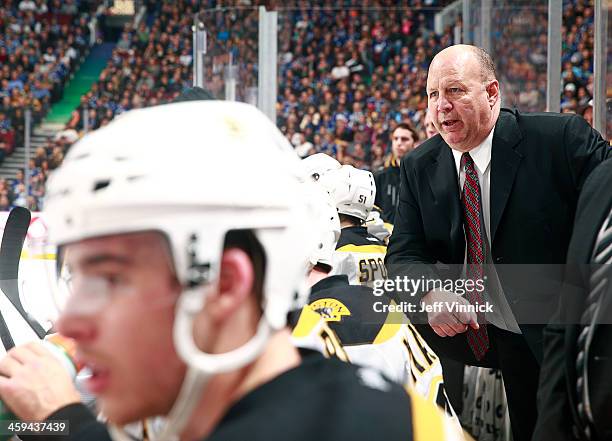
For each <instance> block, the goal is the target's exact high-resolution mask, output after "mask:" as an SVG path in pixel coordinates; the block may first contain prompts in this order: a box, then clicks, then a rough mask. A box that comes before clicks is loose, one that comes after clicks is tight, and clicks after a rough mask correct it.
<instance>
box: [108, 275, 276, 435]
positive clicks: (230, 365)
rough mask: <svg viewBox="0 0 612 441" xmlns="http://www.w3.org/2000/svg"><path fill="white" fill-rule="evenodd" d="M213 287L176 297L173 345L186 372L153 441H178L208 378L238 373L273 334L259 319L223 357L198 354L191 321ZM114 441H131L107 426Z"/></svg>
mask: <svg viewBox="0 0 612 441" xmlns="http://www.w3.org/2000/svg"><path fill="white" fill-rule="evenodd" d="M210 289H212V286H210V285H209V286H208V287H206V288H204V292H203V288H202V287H201V286H200V287H196V288H192V289H186V290H184V291H183V293H182V294H181V296H180V297H179V300H178V303H177V306H176V317H175V320H174V345H175V347H176V350H177V353H178V355H179V356H180V357H181V359H182V360H183V361H184V362H185V363H186V364H187V366H188V368H187V372H186V374H185V379H184V380H183V384H182V386H181V390H180V392H179V395H178V397H177V399H176V401H175V402H174V405H173V406H172V409H171V410H170V412H169V413H168V416H167V418H166V423H165V425H164V428H163V429H162V432H161V434H160V435H159V436H150V437H149V439H151V440H153V441H177V440H178V439H179V435H180V433H181V432H182V431H183V430H184V429H185V427H186V426H187V423H188V422H189V419H190V418H191V417H192V415H193V411H194V410H195V407H196V406H197V404H198V402H199V400H200V399H201V398H202V391H203V389H204V386H205V385H206V383H207V382H208V381H209V380H210V378H211V377H213V376H214V375H217V374H222V373H225V372H231V371H234V370H238V369H240V368H242V367H244V366H246V365H247V364H249V363H251V362H252V361H254V360H255V359H256V358H257V357H258V356H259V355H260V354H261V352H262V351H263V350H264V348H265V345H266V344H267V342H268V340H269V339H270V335H271V334H272V327H271V326H270V325H269V323H268V321H267V320H266V319H265V315H264V316H262V318H261V320H260V321H259V325H258V327H257V332H256V333H255V335H254V336H253V337H251V339H250V340H249V341H247V342H246V343H245V344H244V345H242V346H240V347H239V348H236V349H234V350H231V351H229V352H225V353H223V354H208V353H205V352H202V351H200V349H199V348H198V347H197V346H196V344H195V341H194V336H193V322H194V319H195V316H196V315H197V313H199V312H200V311H201V310H202V307H203V306H204V302H205V298H206V291H208V290H210ZM109 432H110V435H111V438H112V439H113V440H114V441H133V438H132V437H130V435H128V434H127V433H126V432H125V430H123V429H122V428H119V427H117V426H114V425H110V426H109Z"/></svg>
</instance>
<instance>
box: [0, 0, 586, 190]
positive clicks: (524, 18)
mask: <svg viewBox="0 0 612 441" xmlns="http://www.w3.org/2000/svg"><path fill="white" fill-rule="evenodd" d="M85 3H86V2H83V1H80V2H79V1H65V2H60V1H58V0H53V1H48V2H47V1H44V0H38V1H21V2H17V1H12V2H8V3H6V5H5V6H3V7H2V8H0V30H1V31H2V33H1V34H0V61H2V54H3V53H4V52H6V54H7V55H6V57H11V55H13V54H11V53H10V52H9V50H10V51H12V52H19V54H15V56H14V57H13V58H11V59H16V60H22V59H23V60H31V59H34V61H35V62H34V63H33V65H31V66H30V67H29V68H28V67H21V68H19V67H17V70H15V69H11V68H6V67H4V65H5V63H4V62H2V65H3V67H2V69H1V70H0V78H2V82H1V86H2V89H0V96H2V94H3V93H4V90H5V88H4V86H6V88H8V90H10V92H9V93H8V95H9V96H8V97H4V96H2V99H3V103H6V106H5V104H2V105H1V106H0V130H3V127H5V126H7V124H9V128H14V127H16V126H19V124H20V121H21V119H20V115H22V113H23V109H22V107H23V106H21V105H14V104H13V98H12V96H13V95H15V96H20V97H21V100H22V101H23V102H27V100H28V98H27V96H30V98H29V99H30V101H32V102H33V101H37V102H38V103H39V104H37V105H38V106H39V107H40V108H41V110H40V113H39V114H37V118H38V119H39V118H40V116H42V115H43V114H44V112H45V110H46V108H47V107H48V105H49V103H50V102H52V101H53V98H54V97H55V96H58V95H59V94H61V87H62V86H63V84H64V81H65V78H66V75H67V73H68V72H70V69H71V68H73V66H74V64H73V63H72V62H71V63H70V65H69V68H68V69H66V71H65V73H63V74H60V73H58V72H64V69H65V65H64V64H63V61H67V60H73V58H72V57H71V56H69V55H68V54H72V53H73V51H72V49H74V51H76V54H77V57H78V56H80V55H81V54H82V53H83V51H84V50H86V42H87V41H88V32H89V30H88V28H87V26H86V23H87V18H86V17H87V16H86V15H85V14H83V13H82V9H83V5H84V4H85ZM218 3H219V4H218ZM255 3H259V2H255V1H254V2H248V1H247V2H245V1H243V0H234V1H224V2H223V3H222V4H221V3H220V2H216V1H214V0H205V1H202V2H197V1H189V0H178V1H169V0H164V1H152V0H149V1H145V2H144V5H145V6H146V8H147V13H146V14H145V15H144V17H143V18H142V20H141V21H140V22H138V23H128V24H127V25H126V26H125V27H124V29H123V32H122V33H121V34H120V38H119V41H118V42H117V45H116V47H115V48H114V50H113V54H112V57H111V59H110V61H109V62H108V64H107V66H106V67H105V68H104V70H103V71H102V73H101V74H100V77H99V79H98V81H97V82H96V83H95V84H94V85H93V87H92V88H91V90H90V91H89V92H88V93H87V94H85V95H83V97H82V99H81V104H80V106H79V107H78V108H77V109H75V111H74V112H73V114H72V117H71V118H70V121H69V122H68V124H67V126H66V128H67V129H69V130H71V131H76V132H78V133H82V131H83V129H84V128H85V118H84V117H83V115H84V112H86V113H87V123H88V128H89V129H90V130H91V129H96V128H98V127H100V126H103V125H105V124H107V123H108V122H109V121H110V120H112V118H113V117H114V116H116V115H117V114H120V113H122V112H125V111H127V110H130V109H134V108H139V107H145V106H152V105H156V104H162V103H167V102H170V101H172V100H173V99H175V98H176V97H177V96H178V95H179V94H180V93H181V91H182V90H184V89H185V88H186V87H189V86H191V85H192V81H193V62H194V61H193V59H192V31H191V29H192V24H193V15H194V14H195V13H196V12H197V11H201V12H200V18H201V20H202V21H203V22H204V24H205V27H206V30H207V53H206V57H205V74H204V78H205V84H204V86H205V88H206V89H207V90H208V91H209V92H210V93H211V95H213V96H214V97H217V98H221V99H222V98H223V97H224V87H225V83H224V76H225V67H226V66H227V64H228V63H229V62H230V60H232V61H233V63H234V64H235V66H236V67H237V90H236V97H237V99H239V100H242V101H249V102H252V101H253V95H252V91H253V89H254V88H255V87H256V86H257V68H258V66H257V55H258V54H257V49H258V48H257V32H258V11H257V8H255V7H254V4H255ZM448 3H450V2H449V1H448V0H413V1H411V2H410V7H407V6H406V5H404V4H400V5H398V2H396V1H392V0H378V1H373V2H369V3H368V4H364V3H362V2H358V1H353V0H345V1H343V2H341V3H338V2H333V1H331V0H321V1H319V2H318V3H317V5H313V4H312V2H300V1H298V2H295V4H292V5H289V4H286V3H283V4H280V3H279V4H278V5H277V7H278V10H279V38H278V55H279V63H278V69H279V70H278V101H277V124H278V125H279V127H281V129H282V130H283V132H284V133H285V135H286V136H287V138H288V139H289V140H290V141H291V142H292V144H293V145H294V146H295V147H296V149H297V151H298V153H299V154H300V155H302V156H306V155H308V154H312V153H315V152H325V153H329V154H332V155H334V156H336V157H337V158H338V159H339V160H340V161H341V162H343V163H348V164H352V165H354V166H356V167H359V168H365V169H370V170H376V169H379V168H380V167H382V166H383V164H384V163H385V158H386V156H387V155H388V154H389V152H390V142H389V137H390V133H391V132H392V131H393V129H394V128H395V126H396V125H397V124H398V123H399V122H402V121H404V122H409V123H411V124H412V125H413V126H414V127H415V128H416V130H417V132H418V133H419V134H420V136H419V137H420V140H424V139H425V138H426V137H425V127H424V119H425V112H426V108H427V97H426V94H425V85H426V78H427V69H428V66H429V62H430V60H431V59H432V57H433V56H434V55H435V54H436V53H437V52H438V51H439V50H440V49H442V48H444V47H446V46H449V45H451V44H453V43H455V41H454V37H453V35H454V34H453V29H452V28H451V27H447V28H446V29H445V30H444V32H443V33H442V34H441V35H436V34H435V33H434V32H433V18H434V15H435V13H436V12H438V11H439V10H440V9H441V8H442V7H444V6H445V5H447V4H448ZM540 3H542V4H539V3H537V2H536V3H535V4H533V5H531V6H530V7H526V5H525V4H522V3H521V4H522V6H517V4H516V3H515V2H511V1H509V0H506V1H505V2H501V3H500V4H499V5H497V4H496V5H497V6H498V7H496V8H494V10H493V15H492V19H493V22H494V23H495V26H494V27H493V29H494V33H493V36H492V44H493V46H492V47H493V49H492V53H493V58H494V59H495V60H496V61H497V62H498V73H499V76H500V82H501V83H502V85H503V90H502V92H503V99H504V105H505V106H508V107H514V106H516V107H518V108H519V109H521V110H523V111H531V110H544V107H545V93H546V90H545V89H546V25H547V23H546V22H547V20H546V14H547V8H546V3H545V2H540ZM22 4H23V5H26V6H28V5H29V6H28V7H35V8H36V7H38V8H43V7H46V8H47V12H44V13H41V12H40V11H38V10H32V11H30V10H28V9H27V8H26V10H25V11H24V10H22V9H23V7H22V6H21V5H22ZM32 5H33V6H32ZM24 7H25V6H24ZM87 7H89V9H88V10H91V5H89V4H88V3H87ZM67 9H68V11H67ZM75 11H76V12H75ZM58 14H60V15H61V14H63V15H61V16H62V17H65V16H66V15H67V16H68V17H69V18H71V20H68V22H67V23H63V24H60V21H59V20H58V17H59V15H58ZM70 14H72V15H70ZM563 15H564V16H563V30H562V35H563V36H564V40H563V59H562V62H563V72H562V78H563V80H562V81H563V82H562V87H563V96H562V97H561V103H562V109H563V111H566V112H577V113H581V114H582V113H584V114H585V117H586V118H588V117H589V112H588V110H589V102H590V100H591V97H592V93H593V77H592V76H593V75H592V70H593V69H592V67H593V66H592V55H593V33H592V25H593V6H592V2H589V0H571V1H570V2H564V12H563ZM64 21H66V19H64ZM14 23H21V29H22V30H23V32H16V31H15V29H14V28H15V26H14ZM28 23H30V24H28ZM36 23H38V29H40V32H38V33H37V32H36V29H37V28H36V26H37V25H36ZM66 26H68V28H66ZM32 27H34V30H32ZM41 33H42V35H44V39H43V38H40V35H39V34H41ZM26 37H27V38H26ZM15 38H21V39H22V40H19V41H20V44H19V45H16V44H15V43H13V44H12V45H11V43H10V42H11V41H14V40H15ZM21 41H29V43H27V44H26V43H21ZM49 41H52V42H53V44H49V43H48V42H49ZM8 48H12V49H8ZM24 51H26V52H27V53H28V54H30V55H31V56H30V57H29V58H28V57H27V56H25V57H24V56H23V55H24V54H23V52H24ZM34 54H39V55H40V58H36V57H35V56H34ZM17 55H21V56H20V57H18V56H17ZM46 55H48V56H47V58H45V56H46ZM7 60H8V58H7ZM37 60H38V61H37ZM47 60H48V61H47ZM37 63H38V64H37ZM17 64H19V62H17ZM61 66H64V67H61ZM45 67H46V68H45ZM28 69H30V70H31V73H27V74H25V77H24V80H25V81H24V80H22V83H23V87H22V88H19V87H17V86H15V84H19V83H14V81H13V79H12V78H11V77H12V76H15V74H14V73H13V72H15V71H16V72H21V73H22V74H21V76H22V77H23V75H24V72H30V70H28ZM5 72H6V73H5ZM7 75H8V77H7ZM17 76H18V77H19V74H17ZM5 77H6V78H5ZM55 79H58V81H59V82H57V81H55ZM4 80H6V81H4ZM54 81H55V82H54ZM47 86H48V88H47ZM3 114H4V115H3ZM7 121H9V122H8V123H7ZM18 131H19V130H15V132H18ZM50 143H52V144H53V143H57V145H53V146H51V145H49V146H48V147H47V149H46V154H47V156H46V165H45V161H44V160H40V161H39V162H40V163H39V164H36V167H34V168H35V169H37V170H40V173H41V175H42V177H43V179H42V182H43V183H44V177H45V176H46V172H47V170H48V169H52V168H53V167H52V164H51V163H52V162H55V161H56V160H57V159H58V158H59V157H60V156H61V155H63V154H64V153H65V151H66V149H67V148H68V147H69V145H70V144H69V143H65V142H64V141H53V140H52V141H50ZM53 154H54V155H55V156H54V159H53V161H52V160H51V159H52V158H51V156H52V155H53ZM41 158H42V157H41ZM34 187H35V186H34V185H32V188H34Z"/></svg>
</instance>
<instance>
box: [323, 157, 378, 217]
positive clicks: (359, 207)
mask: <svg viewBox="0 0 612 441" xmlns="http://www.w3.org/2000/svg"><path fill="white" fill-rule="evenodd" d="M321 183H322V184H323V186H324V187H325V188H326V189H327V190H328V191H329V193H330V194H331V195H332V197H333V198H334V201H335V203H336V208H337V209H338V213H340V214H346V215H349V216H353V217H356V218H358V219H361V220H362V221H365V220H366V219H367V218H368V215H369V214H370V211H372V207H373V206H374V198H375V197H376V184H375V183H374V176H373V175H372V173H370V172H369V171H367V170H360V169H358V168H355V167H353V166H352V165H343V166H342V167H341V168H339V169H337V170H332V171H330V172H328V173H326V174H325V175H324V176H323V177H322V178H321Z"/></svg>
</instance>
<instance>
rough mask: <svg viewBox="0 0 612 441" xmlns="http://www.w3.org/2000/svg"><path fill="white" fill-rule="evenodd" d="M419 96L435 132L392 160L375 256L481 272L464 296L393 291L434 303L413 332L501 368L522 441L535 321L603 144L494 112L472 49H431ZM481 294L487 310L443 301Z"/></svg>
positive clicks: (485, 71) (436, 270) (553, 285)
mask: <svg viewBox="0 0 612 441" xmlns="http://www.w3.org/2000/svg"><path fill="white" fill-rule="evenodd" d="M427 95H428V110H429V112H430V113H431V115H432V118H433V121H434V125H435V126H436V128H437V129H438V131H439V132H440V135H437V136H434V137H433V138H431V139H429V140H427V141H425V142H424V143H423V144H422V145H421V146H420V147H419V148H418V149H416V150H415V151H414V152H412V154H410V155H408V156H406V157H405V158H404V160H403V162H402V166H401V171H400V195H399V199H400V200H399V205H398V209H397V212H396V215H395V227H394V231H393V234H392V236H391V239H390V242H389V247H388V251H387V258H386V265H387V268H388V271H389V274H390V276H392V277H397V276H402V277H404V276H408V277H410V278H412V279H427V280H432V279H433V280H447V279H452V280H458V279H463V280H464V281H465V280H470V279H471V280H478V279H480V280H484V281H485V290H484V292H479V291H477V290H475V289H472V291H470V292H467V293H466V294H465V295H463V296H458V295H456V294H455V293H453V292H449V291H444V290H435V289H433V290H430V291H427V290H423V289H421V290H420V291H417V292H412V293H411V295H410V296H408V295H406V294H405V293H402V292H399V290H398V292H397V296H398V297H399V300H401V301H410V302H412V303H416V304H417V305H418V306H419V307H425V306H427V305H429V306H432V305H445V307H443V308H441V309H434V308H431V310H430V311H426V312H424V315H425V317H422V318H423V321H422V325H421V326H419V331H420V332H421V334H422V335H423V336H424V337H425V338H426V340H427V342H428V343H429V344H430V345H431V346H432V348H433V349H434V350H435V351H436V352H438V353H440V354H442V355H444V356H447V357H450V358H454V359H456V360H458V361H461V362H464V363H466V364H471V365H478V366H487V367H494V368H499V369H501V371H502V374H503V378H504V384H505V387H506V395H507V397H508V407H509V413H510V421H511V424H512V431H513V435H514V439H516V440H521V441H522V440H529V439H530V438H531V435H532V433H533V429H534V426H535V421H536V418H537V408H536V391H537V386H538V376H539V366H540V363H541V359H542V330H543V327H544V325H545V324H546V323H547V322H548V320H549V318H550V317H551V315H552V314H553V312H554V310H555V309H556V306H557V304H558V301H559V291H560V287H561V284H562V280H563V268H564V267H563V264H564V263H565V259H566V255H567V248H568V244H569V240H570V236H571V233H572V225H573V220H574V214H575V209H576V204H577V201H578V197H579V193H580V190H581V188H582V185H583V183H584V181H585V180H586V178H587V177H588V175H589V173H590V172H591V171H592V170H593V169H594V168H595V167H596V166H597V165H598V164H599V163H601V162H602V161H604V160H605V159H606V158H607V157H608V156H612V151H611V149H610V147H609V145H608V143H607V142H606V141H605V140H604V139H603V138H602V137H601V136H600V135H599V134H598V133H597V132H596V131H594V130H593V129H591V127H590V126H589V125H588V124H587V123H586V121H585V120H584V119H582V118H580V117H578V116H575V115H574V116H569V115H560V114H552V113H549V114H544V113H542V114H524V113H520V112H518V111H511V110H507V109H501V97H500V85H499V82H498V80H497V77H496V73H495V67H494V64H493V62H492V60H491V58H490V56H489V55H488V54H487V53H486V52H485V51H484V50H482V49H480V48H477V47H474V46H466V45H456V46H451V47H449V48H446V49H444V50H443V51H441V52H440V53H438V54H437V55H436V56H435V57H434V59H433V61H432V63H431V65H430V67H429V72H428V77H427ZM409 297H410V298H409ZM485 303H486V304H487V305H492V308H491V310H490V311H489V310H486V311H481V312H473V311H472V312H457V310H456V308H455V309H453V308H450V309H449V308H448V307H447V306H446V305H449V304H450V305H452V304H454V305H457V304H461V305H463V306H466V305H469V304H472V305H476V304H485Z"/></svg>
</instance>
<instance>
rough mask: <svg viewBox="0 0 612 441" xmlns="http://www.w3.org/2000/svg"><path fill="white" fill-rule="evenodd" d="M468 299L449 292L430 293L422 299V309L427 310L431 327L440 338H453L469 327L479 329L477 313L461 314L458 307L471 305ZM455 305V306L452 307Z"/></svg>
mask: <svg viewBox="0 0 612 441" xmlns="http://www.w3.org/2000/svg"><path fill="white" fill-rule="evenodd" d="M469 304H470V302H468V301H467V300H466V299H464V298H463V297H461V296H458V295H457V294H455V293H452V292H449V291H436V290H432V291H429V292H428V293H427V294H425V296H424V297H423V298H422V299H421V307H422V308H426V307H428V308H429V310H427V321H428V322H429V326H431V328H432V329H433V330H434V332H435V333H436V334H438V335H439V336H440V337H453V336H455V335H457V334H461V333H462V332H465V331H467V329H468V326H471V327H472V328H474V329H478V328H479V326H478V319H477V317H476V313H475V312H465V311H464V312H461V311H460V310H458V308H457V306H460V305H469ZM452 305H454V306H452Z"/></svg>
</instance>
